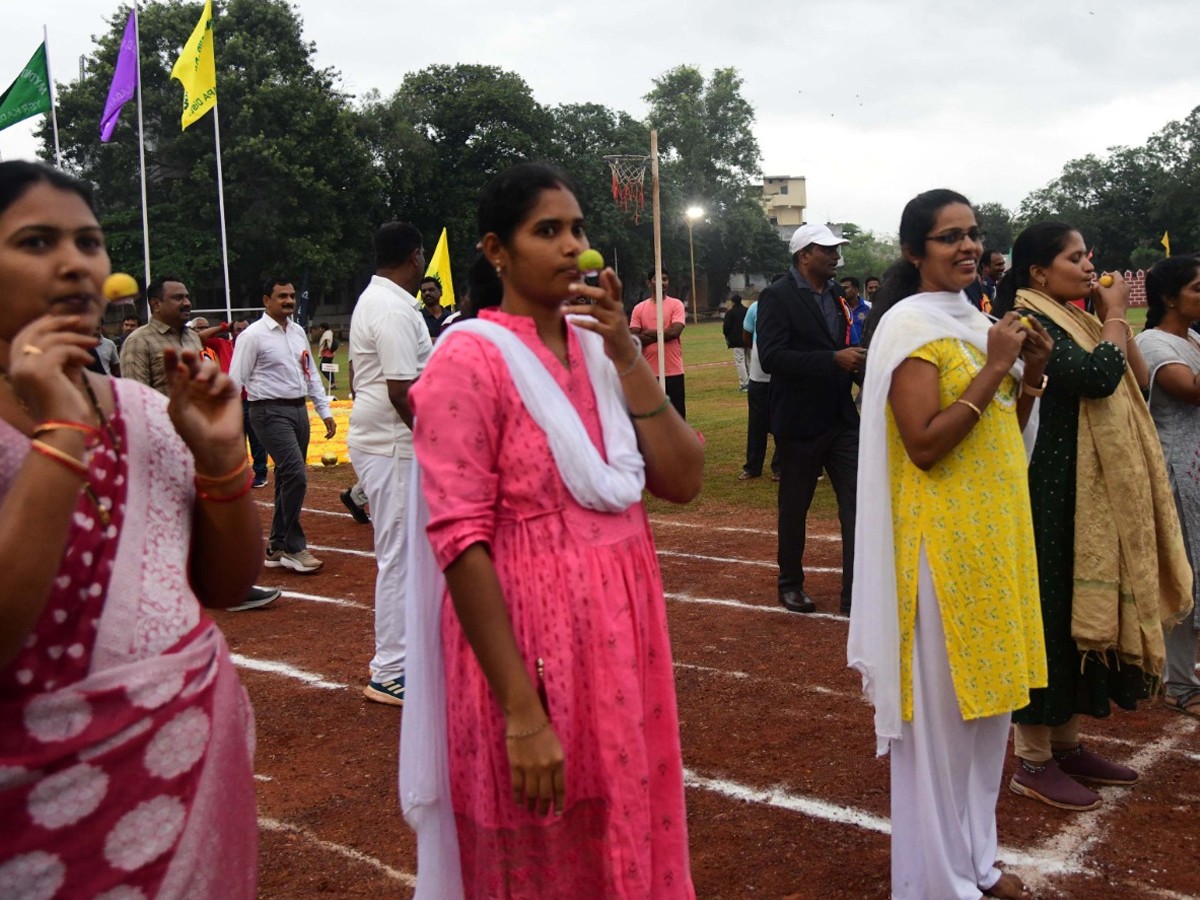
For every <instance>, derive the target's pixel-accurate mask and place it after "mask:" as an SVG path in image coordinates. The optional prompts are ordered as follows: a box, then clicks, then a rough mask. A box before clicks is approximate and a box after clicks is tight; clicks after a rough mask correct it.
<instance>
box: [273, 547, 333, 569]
mask: <svg viewBox="0 0 1200 900" xmlns="http://www.w3.org/2000/svg"><path fill="white" fill-rule="evenodd" d="M279 564H280V565H281V566H283V567H284V568H285V569H291V570H292V571H293V572H299V573H300V574H301V575H310V574H312V573H313V572H315V571H317V569H319V568H321V566H323V565H325V563H323V562H321V560H319V559H317V558H316V557H315V556H313V555H312V554H311V553H309V552H308V551H307V550H297V551H296V552H295V553H287V552H284V553H282V554H281V555H280V558H279Z"/></svg>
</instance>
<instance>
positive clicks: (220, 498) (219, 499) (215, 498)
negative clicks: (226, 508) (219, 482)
mask: <svg viewBox="0 0 1200 900" xmlns="http://www.w3.org/2000/svg"><path fill="white" fill-rule="evenodd" d="M253 485H254V476H253V475H252V474H251V473H249V472H247V473H246V481H245V483H244V484H243V485H242V486H241V487H240V488H238V490H236V491H234V492H233V493H232V494H210V493H208V491H206V490H204V485H202V484H201V483H200V476H199V475H197V476H196V496H197V497H198V498H200V499H201V500H207V501H208V502H209V503H230V502H231V501H233V500H240V499H241V498H242V497H245V496H246V495H247V494H248V493H250V488H251V487H252V486H253Z"/></svg>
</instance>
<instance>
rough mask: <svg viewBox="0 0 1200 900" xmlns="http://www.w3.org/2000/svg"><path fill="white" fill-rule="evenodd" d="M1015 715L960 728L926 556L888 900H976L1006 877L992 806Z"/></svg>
mask: <svg viewBox="0 0 1200 900" xmlns="http://www.w3.org/2000/svg"><path fill="white" fill-rule="evenodd" d="M1010 719H1011V715H1010V714H1008V713H1005V714H1004V715H1000V716H989V717H988V718H986V719H972V720H970V721H964V720H963V717H962V714H961V713H960V712H959V710H958V698H957V696H956V695H955V693H954V683H953V682H952V681H951V680H950V662H949V659H948V657H947V655H946V636H945V633H944V632H943V631H942V615H941V611H940V609H939V608H938V600H937V595H936V594H935V593H934V590H933V576H932V575H931V573H930V571H929V562H928V561H927V560H926V558H925V550H924V548H922V549H921V568H920V576H919V579H918V588H917V626H916V637H915V641H914V646H913V720H912V722H911V723H909V722H905V723H904V725H903V727H902V729H901V737H900V740H898V741H893V742H892V746H891V757H892V897H894V898H896V900H978V898H979V897H980V895H981V891H982V890H987V889H989V888H991V887H992V886H993V885H994V884H995V883H996V882H997V881H998V880H999V878H1000V874H1001V873H1000V870H999V869H997V868H996V867H995V865H993V863H994V862H995V860H996V799H997V797H998V796H999V793H1000V782H1001V777H1002V774H1003V768H1004V756H1005V750H1006V748H1007V746H1008V726H1009V721H1010Z"/></svg>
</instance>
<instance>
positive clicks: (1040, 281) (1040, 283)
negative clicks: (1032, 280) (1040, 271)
mask: <svg viewBox="0 0 1200 900" xmlns="http://www.w3.org/2000/svg"><path fill="white" fill-rule="evenodd" d="M1045 286H1046V279H1045V278H1039V279H1038V287H1043V288H1044V287H1045Z"/></svg>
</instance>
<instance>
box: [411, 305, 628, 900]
mask: <svg viewBox="0 0 1200 900" xmlns="http://www.w3.org/2000/svg"><path fill="white" fill-rule="evenodd" d="M572 327H573V326H572ZM573 328H574V327H573ZM574 333H575V335H576V337H577V338H578V340H579V345H580V348H581V349H582V351H583V357H584V360H585V361H586V364H587V370H588V376H589V377H590V379H591V382H592V389H593V391H594V392H595V395H596V405H597V409H598V412H599V416H600V425H601V428H602V430H603V433H604V450H605V453H606V454H607V456H608V462H607V463H606V462H605V461H604V460H603V458H601V456H600V453H599V452H598V451H597V450H596V448H595V446H594V445H593V444H592V441H591V438H589V437H588V434H587V429H586V428H585V427H584V424H583V421H582V420H581V419H580V418H579V414H578V413H576V411H575V408H574V407H573V406H572V405H571V401H570V400H569V399H568V398H567V396H566V394H564V393H563V391H562V389H561V388H560V387H559V386H558V384H557V383H556V382H555V380H554V378H553V376H551V374H550V373H549V372H548V371H546V368H545V366H544V365H542V363H541V361H540V360H539V359H538V358H537V356H536V355H535V354H534V353H533V351H532V350H530V349H529V348H528V347H526V346H525V344H524V343H522V342H521V339H520V338H518V337H517V336H516V335H515V334H513V333H512V332H511V331H509V330H508V329H507V328H505V327H503V326H502V325H498V324H496V323H495V322H489V321H486V320H483V319H468V320H467V321H460V322H458V323H456V324H455V326H454V327H453V328H452V329H450V330H449V331H446V332H443V334H442V337H441V339H440V340H439V341H438V342H437V344H436V345H435V347H434V351H433V352H434V354H437V353H438V351H439V350H440V349H441V348H443V347H445V346H446V344H447V343H449V342H450V341H454V340H456V339H457V338H458V336H459V335H462V334H473V335H476V336H477V337H481V338H484V339H486V340H488V341H490V342H491V343H492V344H494V345H495V346H496V348H497V349H498V350H499V351H500V353H501V354H502V355H503V357H504V361H505V363H507V365H508V370H509V373H510V374H511V376H512V379H513V383H514V384H515V385H516V388H517V393H518V394H520V396H521V401H522V403H524V405H525V408H526V409H527V410H529V414H530V415H531V416H532V417H533V420H534V421H535V422H536V423H537V424H538V426H539V427H540V428H541V429H542V431H544V432H545V434H546V438H547V441H548V442H549V444H550V452H551V454H552V455H553V457H554V463H555V465H556V466H557V467H558V471H559V474H560V475H561V476H562V479H563V482H564V484H566V486H567V490H569V491H570V492H571V496H572V497H574V498H575V500H576V501H577V502H578V503H579V504H580V505H581V506H583V507H585V508H587V509H594V510H599V511H602V512H620V511H622V510H625V509H628V508H629V507H630V506H632V505H633V504H634V503H636V502H637V501H638V500H640V499H641V496H642V489H643V488H644V487H645V483H646V478H645V464H644V461H643V459H642V455H641V453H640V452H639V451H638V447H637V437H636V435H635V433H634V430H633V423H632V422H631V421H630V419H629V412H628V410H627V409H626V407H625V399H624V392H623V391H622V389H621V385H620V379H619V378H618V377H617V373H616V370H615V368H614V367H613V364H612V362H611V361H610V360H609V359H608V357H607V356H606V355H605V353H604V341H603V339H602V338H601V337H600V336H599V335H596V334H593V333H592V332H590V331H586V330H584V329H582V328H574ZM410 483H411V487H410V491H411V493H410V494H409V503H408V571H407V573H406V584H405V598H404V616H405V625H406V630H407V633H408V660H407V667H406V668H407V673H406V680H405V702H404V723H403V727H402V728H401V730H400V805H401V808H402V809H403V811H404V818H405V819H406V820H407V821H408V824H409V825H410V826H412V828H413V830H414V831H415V832H416V835H417V887H416V894H415V900H458V898H461V897H462V896H463V886H462V864H461V861H460V858H459V849H458V834H457V831H456V829H455V821H454V810H453V808H452V807H451V803H450V760H449V751H448V747H447V727H446V668H445V660H444V659H443V658H442V636H441V608H442V598H443V597H444V596H445V592H446V580H445V578H444V576H443V575H442V572H441V570H440V569H439V568H438V565H437V561H436V560H435V559H434V556H433V549H432V547H430V545H429V539H428V538H427V537H426V534H425V529H426V526H427V525H428V524H429V508H428V506H427V505H426V503H425V496H424V494H423V492H422V490H421V467H420V460H419V459H415V460H414V461H413V477H412V479H411V482H410Z"/></svg>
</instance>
